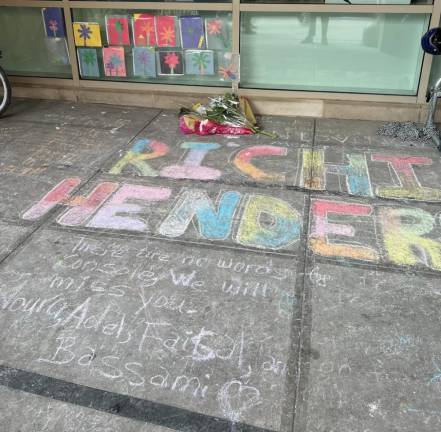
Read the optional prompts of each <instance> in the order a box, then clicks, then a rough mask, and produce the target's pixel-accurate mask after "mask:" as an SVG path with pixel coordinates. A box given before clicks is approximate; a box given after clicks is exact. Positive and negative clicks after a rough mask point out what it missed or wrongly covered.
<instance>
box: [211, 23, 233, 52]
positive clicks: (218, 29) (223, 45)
mask: <svg viewBox="0 0 441 432" xmlns="http://www.w3.org/2000/svg"><path fill="white" fill-rule="evenodd" d="M205 32H206V34H207V48H209V49H216V50H229V49H231V22H230V21H229V20H227V19H225V18H219V17H215V18H207V19H206V20H205Z"/></svg>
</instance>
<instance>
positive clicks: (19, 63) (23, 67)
mask: <svg viewBox="0 0 441 432" xmlns="http://www.w3.org/2000/svg"><path fill="white" fill-rule="evenodd" d="M0 51H2V54H3V58H2V59H1V65H2V66H3V68H4V69H6V71H7V72H8V73H9V74H11V75H27V76H40V77H54V78H70V77H71V76H72V73H71V66H70V62H69V54H68V49H67V43H66V34H65V27H64V17H63V14H62V10H61V8H34V7H20V8H19V7H6V6H0Z"/></svg>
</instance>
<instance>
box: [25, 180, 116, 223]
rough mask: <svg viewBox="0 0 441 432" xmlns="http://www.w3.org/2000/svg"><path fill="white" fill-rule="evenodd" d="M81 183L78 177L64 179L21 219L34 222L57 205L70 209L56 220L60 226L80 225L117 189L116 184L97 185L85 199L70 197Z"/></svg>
mask: <svg viewBox="0 0 441 432" xmlns="http://www.w3.org/2000/svg"><path fill="white" fill-rule="evenodd" d="M80 183H81V179H80V178H79V177H73V178H68V179H64V180H63V181H62V182H60V183H59V184H58V185H57V186H55V187H54V188H53V189H52V190H51V191H50V192H48V193H47V194H46V195H45V196H44V197H43V198H42V199H41V200H40V201H39V202H38V203H37V204H35V205H33V206H32V207H31V208H30V209H29V210H28V211H26V212H25V213H24V214H23V216H22V218H23V219H25V220H36V219H39V218H40V217H42V216H44V215H45V214H47V213H48V212H49V211H51V210H52V209H53V208H54V207H55V206H57V205H64V206H68V207H71V209H69V210H68V211H67V212H65V213H64V214H62V215H61V216H60V217H59V218H58V220H57V221H58V222H59V223H60V224H62V225H69V226H75V225H81V224H82V223H84V222H85V221H86V219H87V218H88V217H89V216H91V215H92V214H93V213H94V212H95V211H96V209H97V208H98V207H99V206H100V205H101V204H102V203H103V202H104V201H106V200H107V198H108V197H109V196H110V195H111V194H112V193H113V192H114V191H115V190H117V189H118V187H119V184H118V183H111V182H104V183H100V184H98V185H97V186H96V187H95V189H93V190H92V192H90V194H89V195H87V196H86V197H83V196H71V194H72V191H73V190H74V189H75V188H76V187H77V186H78V185H79V184H80Z"/></svg>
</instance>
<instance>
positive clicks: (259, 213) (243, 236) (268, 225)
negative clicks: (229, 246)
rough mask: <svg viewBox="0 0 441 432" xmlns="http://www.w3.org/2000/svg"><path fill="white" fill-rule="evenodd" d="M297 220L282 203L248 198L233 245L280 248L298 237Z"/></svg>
mask: <svg viewBox="0 0 441 432" xmlns="http://www.w3.org/2000/svg"><path fill="white" fill-rule="evenodd" d="M264 217H266V219H267V221H266V222H265V221H264ZM300 221H301V217H300V214H299V212H298V211H297V210H295V209H293V208H292V207H291V206H290V205H289V204H288V203H287V202H286V201H283V200H281V199H279V198H273V197H269V196H265V195H251V196H250V197H249V198H248V202H247V204H246V207H245V210H244V213H243V216H242V220H241V223H240V226H239V231H238V233H237V242H238V243H240V244H242V245H245V246H252V247H257V248H261V249H280V248H282V247H284V246H288V245H289V244H291V243H293V242H295V241H297V240H298V239H299V238H300Z"/></svg>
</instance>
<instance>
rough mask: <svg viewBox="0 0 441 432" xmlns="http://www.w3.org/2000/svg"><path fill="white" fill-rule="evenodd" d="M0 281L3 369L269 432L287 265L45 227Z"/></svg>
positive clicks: (287, 321)
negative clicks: (10, 367) (11, 366)
mask: <svg viewBox="0 0 441 432" xmlns="http://www.w3.org/2000/svg"><path fill="white" fill-rule="evenodd" d="M48 251H50V252H48ZM0 281H1V282H0V296H1V297H0V298H1V300H0V307H1V309H2V314H1V325H2V328H4V329H7V333H8V338H6V339H7V340H5V341H4V345H3V355H4V361H6V362H8V360H10V361H12V360H13V364H14V365H15V366H16V367H23V368H26V369H28V370H29V369H30V370H33V371H36V372H38V373H42V374H47V375H49V376H55V377H62V378H63V379H68V380H70V381H73V382H77V383H80V384H85V385H93V386H94V387H97V388H102V389H105V390H110V391H115V392H118V393H125V394H130V395H134V396H136V397H140V398H144V399H149V400H155V401H159V402H163V403H168V404H173V405H178V406H182V407H185V408H188V409H191V410H202V411H203V412H205V413H207V414H210V415H216V416H221V417H225V418H227V419H229V420H231V421H234V422H237V421H245V422H247V423H250V424H254V425H257V426H261V427H266V428H269V429H274V430H277V429H278V427H279V421H280V415H281V406H280V403H279V401H280V400H281V399H282V397H283V388H284V379H285V376H286V373H287V361H288V351H289V345H290V339H289V338H288V337H287V335H288V334H290V328H291V321H292V319H293V313H294V311H295V310H296V293H295V291H294V287H295V262H294V261H293V260H292V259H290V258H277V257H276V258H267V257H262V256H254V255H251V256H250V255H249V254H244V253H241V252H231V253H225V252H218V251H212V250H204V249H197V248H193V247H186V248H185V249H181V250H178V249H177V248H175V247H173V245H171V244H167V243H166V244H164V243H159V242H147V241H145V240H131V241H127V240H126V239H125V240H112V239H106V240H104V239H100V240H96V239H91V238H88V237H85V236H81V235H71V236H69V237H68V238H66V236H65V235H60V233H57V232H52V231H43V232H42V233H40V234H39V235H38V236H37V237H36V238H35V239H33V240H32V241H31V243H30V244H29V245H28V247H27V248H26V249H25V250H24V251H23V252H22V253H21V254H20V259H19V260H15V261H14V262H13V263H11V264H10V265H8V266H6V267H5V268H4V269H3V270H2V271H1V272H0ZM29 359H32V360H31V361H30V360H29ZM263 413H265V414H263ZM268 413H270V414H268Z"/></svg>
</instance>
